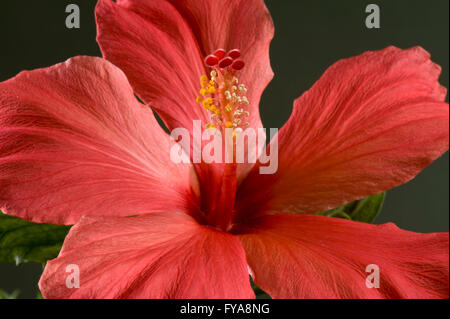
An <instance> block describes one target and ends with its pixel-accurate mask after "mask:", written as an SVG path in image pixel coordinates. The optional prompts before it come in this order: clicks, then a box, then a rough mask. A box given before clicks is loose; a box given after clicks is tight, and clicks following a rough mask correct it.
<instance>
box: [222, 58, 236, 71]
mask: <svg viewBox="0 0 450 319" xmlns="http://www.w3.org/2000/svg"><path fill="white" fill-rule="evenodd" d="M231 64H233V59H232V58H230V57H226V58H223V59H222V60H220V62H219V66H220V67H221V68H222V69H224V68H226V67H228V66H230V65H231Z"/></svg>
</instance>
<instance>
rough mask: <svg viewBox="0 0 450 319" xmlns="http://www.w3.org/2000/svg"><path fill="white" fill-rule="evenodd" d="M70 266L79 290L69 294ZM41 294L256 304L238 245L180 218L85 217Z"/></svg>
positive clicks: (156, 215)
mask: <svg viewBox="0 0 450 319" xmlns="http://www.w3.org/2000/svg"><path fill="white" fill-rule="evenodd" d="M68 265H77V266H78V268H79V275H80V276H79V279H80V288H72V289H69V288H67V286H66V279H67V277H68V276H69V275H70V273H67V272H66V268H67V266H68ZM39 287H40V289H41V291H42V295H43V296H44V297H45V298H252V297H254V293H253V291H252V289H251V287H250V283H249V280H248V268H247V264H246V261H245V252H244V250H243V249H242V246H241V244H240V243H239V240H238V239H237V238H235V237H233V236H232V235H230V234H227V233H223V232H219V231H216V230H213V229H211V228H208V227H205V226H200V225H199V224H197V223H196V222H195V221H194V220H193V219H192V218H191V217H189V216H187V215H185V214H179V213H173V214H170V213H154V214H151V215H143V216H139V217H132V218H124V217H122V218H101V217H95V218H93V217H87V218H82V219H81V220H80V222H79V223H78V224H77V225H75V226H74V227H73V228H72V229H71V231H70V233H69V235H68V236H67V238H66V240H65V243H64V246H63V248H62V251H61V253H60V255H59V256H58V258H56V259H53V260H51V261H49V262H48V263H47V266H46V268H45V270H44V273H43V275H42V278H41V280H40V282H39Z"/></svg>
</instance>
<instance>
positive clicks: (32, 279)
mask: <svg viewBox="0 0 450 319" xmlns="http://www.w3.org/2000/svg"><path fill="white" fill-rule="evenodd" d="M148 1H151V0H148ZM193 1H195V0H193ZM223 1H226V0H223ZM70 3H75V4H78V5H79V6H80V9H81V28H80V29H67V28H66V27H65V19H66V16H67V13H66V12H65V7H66V6H67V5H68V4H70ZM95 3H96V1H95V0H72V1H63V0H58V1H55V0H39V1H30V0H14V1H1V2H0V81H4V80H6V79H8V78H10V77H13V76H14V75H16V74H17V73H18V72H20V71H22V70H25V69H27V70H31V69H35V68H40V67H46V66H50V65H53V64H56V63H58V62H62V61H64V60H66V59H68V58H70V57H72V56H76V55H92V56H100V51H99V49H98V46H97V44H96V40H95V37H96V27H95V20H94V6H95ZM370 3H376V4H378V5H379V6H380V8H381V28H380V29H367V28H366V27H365V18H366V16H367V14H366V13H365V8H366V6H367V5H368V4H370ZM266 4H267V6H268V8H269V10H270V12H271V14H272V17H273V19H274V22H275V29H276V33H275V39H274V41H273V42H272V46H271V63H272V68H273V70H274V72H275V78H274V80H273V81H272V83H271V84H270V85H269V87H268V89H267V90H266V92H265V93H264V95H263V98H262V104H261V114H262V119H263V124H264V126H265V127H281V126H282V125H283V123H284V122H285V121H286V120H287V119H288V117H289V115H290V113H291V110H292V101H293V100H294V99H295V98H297V97H298V96H300V95H301V93H302V92H304V91H305V90H307V89H308V88H309V87H311V85H312V84H313V83H314V82H315V81H316V80H317V79H318V78H319V77H320V75H321V74H322V73H323V72H324V71H325V69H326V68H327V67H328V66H330V65H331V64H332V63H334V62H335V61H337V60H338V59H341V58H346V57H350V56H354V55H358V54H360V53H362V52H364V51H367V50H378V49H382V48H384V47H386V46H388V45H396V46H398V47H401V48H408V47H411V46H415V45H420V46H422V47H424V48H425V49H426V50H427V51H429V52H430V53H431V55H432V59H433V61H434V62H436V63H438V64H439V65H441V66H442V69H443V73H442V76H441V83H442V84H443V85H444V86H445V87H447V88H448V87H449V73H448V71H449V1H448V0H428V1H425V0H422V1H418V0H376V1H375V0H371V1H361V0H341V1H337V0H307V1H303V0H266ZM448 192H449V159H448V153H447V154H446V155H444V156H443V157H442V158H440V159H439V160H438V161H436V162H435V163H433V164H432V165H431V166H429V167H428V168H426V169H425V170H424V171H423V172H422V173H421V174H420V175H419V176H418V177H417V178H416V179H414V180H413V181H411V182H410V183H408V184H406V185H404V186H401V187H398V188H396V189H394V190H392V191H390V192H389V193H388V197H387V200H386V203H385V206H384V209H383V211H382V213H381V215H380V216H378V218H377V220H376V222H377V223H384V222H388V221H392V222H395V223H396V224H397V225H398V226H399V227H401V228H404V229H407V230H412V231H416V232H442V231H448V230H449V219H448V216H449V195H448ZM41 271H42V266H41V265H38V264H26V265H21V266H18V267H17V266H15V265H14V264H5V263H0V288H1V289H4V290H6V291H7V292H12V291H13V290H14V289H16V288H18V289H20V290H21V295H20V296H21V297H22V298H34V297H35V296H36V293H37V282H38V279H39V276H40V273H41Z"/></svg>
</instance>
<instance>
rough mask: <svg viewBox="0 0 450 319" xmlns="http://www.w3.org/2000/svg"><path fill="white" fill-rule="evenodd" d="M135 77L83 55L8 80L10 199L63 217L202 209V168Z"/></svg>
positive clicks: (4, 200) (5, 123)
mask: <svg viewBox="0 0 450 319" xmlns="http://www.w3.org/2000/svg"><path fill="white" fill-rule="evenodd" d="M170 146H171V142H170V139H169V137H168V135H167V134H166V133H164V131H163V130H162V129H161V127H160V126H159V125H158V123H157V121H156V119H155V118H154V115H153V113H152V111H151V109H150V108H148V107H147V106H144V105H142V104H141V103H139V102H138V101H137V100H136V98H135V96H134V94H133V91H132V89H131V87H130V85H129V84H128V82H127V79H126V76H125V75H124V74H123V73H122V72H121V71H120V70H119V69H118V68H116V67H115V66H113V65H112V64H111V63H109V62H107V61H106V60H103V59H100V58H91V57H76V58H73V59H70V60H68V61H67V62H65V63H61V64H58V65H55V66H53V67H50V68H46V69H40V70H35V71H31V72H22V73H20V74H19V75H17V76H16V77H14V78H13V79H10V80H8V81H6V82H3V83H0V208H1V209H2V210H3V211H4V212H5V213H7V214H10V215H14V216H18V217H21V218H25V219H28V220H32V221H35V222H48V223H57V224H73V223H75V222H76V221H77V220H78V219H79V218H80V216H82V215H92V214H96V215H109V216H127V215H134V214H138V213H146V212H151V211H153V210H158V209H162V208H165V209H172V208H173V209H184V210H188V211H189V210H192V211H194V210H193V208H195V207H196V205H197V203H196V201H197V199H196V195H195V194H196V192H197V191H196V189H197V186H196V183H197V181H196V177H195V173H194V172H193V169H192V166H191V165H190V164H189V165H188V164H186V165H181V164H174V163H172V162H171V161H170V159H169V148H170Z"/></svg>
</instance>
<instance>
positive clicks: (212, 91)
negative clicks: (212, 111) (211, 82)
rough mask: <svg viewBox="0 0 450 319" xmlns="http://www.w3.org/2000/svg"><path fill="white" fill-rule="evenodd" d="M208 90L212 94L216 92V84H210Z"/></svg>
mask: <svg viewBox="0 0 450 319" xmlns="http://www.w3.org/2000/svg"><path fill="white" fill-rule="evenodd" d="M208 92H209V93H211V94H213V93H216V88H215V87H214V86H210V87H208Z"/></svg>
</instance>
